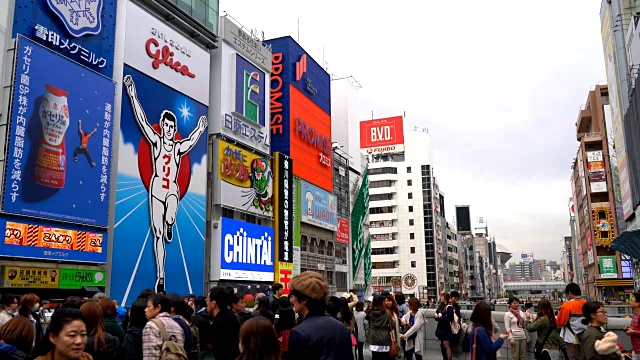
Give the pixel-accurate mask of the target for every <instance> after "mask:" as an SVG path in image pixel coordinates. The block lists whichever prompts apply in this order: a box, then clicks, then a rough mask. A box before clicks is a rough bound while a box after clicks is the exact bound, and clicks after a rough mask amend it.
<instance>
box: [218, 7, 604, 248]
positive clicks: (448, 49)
mask: <svg viewBox="0 0 640 360" xmlns="http://www.w3.org/2000/svg"><path fill="white" fill-rule="evenodd" d="M418 4H419V5H418ZM224 11H226V12H228V13H229V14H230V15H232V16H233V17H234V18H235V19H236V20H237V21H239V22H240V23H241V24H242V25H243V26H244V27H245V28H256V29H258V30H260V31H264V33H265V37H266V38H274V37H280V36H285V35H290V36H292V37H293V38H294V39H296V40H298V39H299V43H300V44H301V45H302V47H303V48H304V49H305V50H307V52H308V53H309V54H310V55H311V56H312V57H313V58H314V59H316V61H317V62H318V63H320V64H322V63H323V61H324V62H325V66H326V67H327V68H328V72H329V73H330V74H332V75H333V76H334V77H336V78H337V77H343V76H348V75H353V76H354V77H355V78H356V79H357V80H358V82H359V83H360V84H362V86H363V88H362V89H361V90H360V92H359V98H360V99H359V108H360V114H361V116H362V119H363V120H364V119H370V118H371V112H372V111H373V113H374V116H375V117H376V118H378V117H386V116H393V115H402V114H403V112H406V118H405V131H406V129H407V128H413V126H414V125H417V126H420V127H427V128H428V129H429V132H430V134H431V135H432V137H433V143H434V146H433V147H434V171H435V175H436V177H437V178H438V182H439V184H440V189H441V190H442V191H443V192H444V194H445V200H446V205H445V206H446V210H447V219H448V220H449V221H452V220H453V216H454V215H455V205H462V204H464V205H471V215H472V222H473V221H474V219H475V218H476V217H478V216H483V217H484V219H485V220H486V221H487V222H488V224H489V230H490V232H491V233H492V234H493V235H495V237H496V239H497V240H498V243H500V244H502V245H504V246H506V247H507V248H508V249H509V250H510V251H511V252H512V253H513V254H514V257H519V254H520V252H524V251H526V252H529V251H533V252H534V254H535V257H536V258H546V259H553V260H559V259H560V251H561V249H562V244H561V239H562V237H563V236H564V235H568V234H570V232H569V225H568V222H569V216H568V207H567V203H568V201H569V197H570V196H571V186H570V182H569V177H570V175H571V164H572V159H573V158H574V156H575V154H576V151H577V148H578V143H577V142H576V137H575V122H576V119H577V115H578V110H579V108H580V106H581V105H582V104H583V103H584V102H585V100H586V98H587V93H588V91H589V89H590V88H591V87H592V86H594V85H596V84H598V83H601V84H604V83H606V73H605V69H604V61H603V54H602V41H601V35H600V17H599V11H600V1H598V0H587V1H585V0H562V1H557V0H556V1H551V0H541V1H537V2H530V1H527V2H521V1H513V0H493V1H477V0H458V1H434V0H427V1H424V2H421V3H416V2H413V1H411V2H409V1H360V0H358V1H353V0H351V1H348V0H342V1H334V0H323V1H303V2H300V1H291V0H281V1H277V2H270V1H263V0H250V1H249V0H241V1H238V0H221V1H220V13H221V15H223V14H224ZM298 19H299V22H300V26H299V38H298ZM323 58H324V60H323Z"/></svg>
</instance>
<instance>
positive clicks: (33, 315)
mask: <svg viewBox="0 0 640 360" xmlns="http://www.w3.org/2000/svg"><path fill="white" fill-rule="evenodd" d="M39 309H40V298H39V297H38V295H36V294H32V293H29V294H26V295H22V297H21V298H20V307H19V308H18V314H19V315H20V316H24V317H26V318H28V319H29V320H30V321H31V325H32V326H33V331H34V332H35V337H34V340H33V345H32V347H35V345H36V344H37V343H38V342H40V338H41V337H42V323H40V317H39V316H38V310H39Z"/></svg>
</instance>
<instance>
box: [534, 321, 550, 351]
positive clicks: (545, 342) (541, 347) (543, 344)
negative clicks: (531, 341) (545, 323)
mask: <svg viewBox="0 0 640 360" xmlns="http://www.w3.org/2000/svg"><path fill="white" fill-rule="evenodd" d="M553 330H555V327H551V326H550V327H549V332H547V335H545V337H544V340H542V343H538V344H540V350H542V349H543V348H544V346H545V345H546V344H547V340H549V336H551V332H552V331H553ZM538 344H536V347H538V346H537V345H538ZM534 350H535V349H534Z"/></svg>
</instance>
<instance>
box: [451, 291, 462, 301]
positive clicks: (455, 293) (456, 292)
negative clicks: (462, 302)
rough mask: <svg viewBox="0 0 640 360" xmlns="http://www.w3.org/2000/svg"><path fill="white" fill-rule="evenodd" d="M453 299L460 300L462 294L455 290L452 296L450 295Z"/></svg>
mask: <svg viewBox="0 0 640 360" xmlns="http://www.w3.org/2000/svg"><path fill="white" fill-rule="evenodd" d="M449 295H450V296H451V297H452V298H458V299H460V293H459V292H458V290H453V291H452V292H451V294H449Z"/></svg>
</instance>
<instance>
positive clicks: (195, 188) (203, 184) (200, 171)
mask: <svg viewBox="0 0 640 360" xmlns="http://www.w3.org/2000/svg"><path fill="white" fill-rule="evenodd" d="M192 161H193V160H192ZM189 192H193V193H194V194H200V195H207V154H204V155H202V159H200V161H199V162H197V163H194V164H193V168H192V169H191V185H189Z"/></svg>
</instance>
